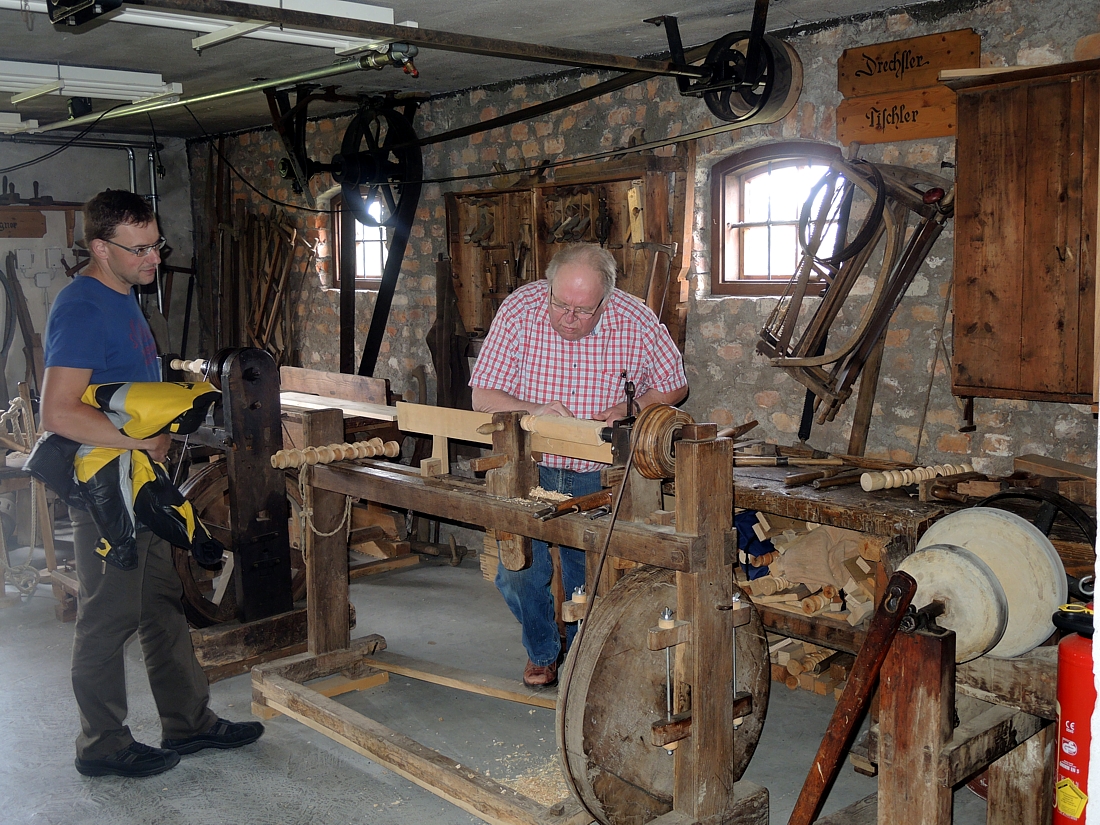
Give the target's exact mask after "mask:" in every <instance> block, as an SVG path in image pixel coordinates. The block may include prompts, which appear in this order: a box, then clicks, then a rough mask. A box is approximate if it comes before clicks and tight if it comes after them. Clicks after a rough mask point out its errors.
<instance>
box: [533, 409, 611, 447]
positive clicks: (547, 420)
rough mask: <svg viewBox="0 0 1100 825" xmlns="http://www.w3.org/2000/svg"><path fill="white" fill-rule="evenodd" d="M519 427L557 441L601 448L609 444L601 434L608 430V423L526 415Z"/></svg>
mask: <svg viewBox="0 0 1100 825" xmlns="http://www.w3.org/2000/svg"><path fill="white" fill-rule="evenodd" d="M519 425H520V426H521V427H522V428H523V429H524V430H526V431H527V432H529V433H538V434H539V435H541V436H542V437H543V438H548V439H553V440H556V441H571V442H573V443H575V444H587V445H589V446H591V447H600V446H602V445H604V444H606V443H607V442H606V441H605V440H604V439H603V437H602V435H601V433H602V432H603V431H604V430H605V429H607V422H606V421H587V420H585V419H582V418H562V417H561V416H553V415H525V416H523V418H521V419H520V420H519Z"/></svg>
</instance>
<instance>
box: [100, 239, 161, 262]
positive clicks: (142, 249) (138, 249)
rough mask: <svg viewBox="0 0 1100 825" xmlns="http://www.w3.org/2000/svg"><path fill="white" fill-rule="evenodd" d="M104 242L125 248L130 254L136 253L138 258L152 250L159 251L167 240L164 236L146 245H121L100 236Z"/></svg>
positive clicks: (143, 256) (147, 254) (145, 255)
mask: <svg viewBox="0 0 1100 825" xmlns="http://www.w3.org/2000/svg"><path fill="white" fill-rule="evenodd" d="M100 240H102V241H103V242H104V243H109V244H110V245H111V246H117V247H118V248H119V249H125V250H126V251H127V252H129V253H130V254H131V255H137V256H138V257H139V258H147V257H149V255H151V254H152V253H153V251H154V250H156V251H157V252H160V251H161V250H162V249H164V246H165V244H167V243H168V241H167V240H166V239H164V238H159V239H158V240H157V242H156V243H151V244H147V245H146V246H123V245H122V244H120V243H115V242H114V241H109V240H107V239H106V238H100Z"/></svg>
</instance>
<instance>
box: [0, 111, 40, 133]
mask: <svg viewBox="0 0 1100 825" xmlns="http://www.w3.org/2000/svg"><path fill="white" fill-rule="evenodd" d="M37 128H38V121H37V120H23V118H22V116H20V114H19V113H18V112H0V134H5V135H10V134H12V133H13V132H25V131H27V130H29V129H37Z"/></svg>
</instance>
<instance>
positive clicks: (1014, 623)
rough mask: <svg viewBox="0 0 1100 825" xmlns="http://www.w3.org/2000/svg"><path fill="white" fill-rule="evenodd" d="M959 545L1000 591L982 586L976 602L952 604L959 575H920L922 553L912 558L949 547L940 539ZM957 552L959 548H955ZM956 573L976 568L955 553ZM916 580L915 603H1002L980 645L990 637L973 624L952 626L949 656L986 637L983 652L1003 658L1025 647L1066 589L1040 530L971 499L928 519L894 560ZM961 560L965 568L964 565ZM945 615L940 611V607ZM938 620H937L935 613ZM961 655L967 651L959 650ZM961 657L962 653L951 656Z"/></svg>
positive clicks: (1039, 639)
mask: <svg viewBox="0 0 1100 825" xmlns="http://www.w3.org/2000/svg"><path fill="white" fill-rule="evenodd" d="M945 546H946V547H955V548H962V549H963V550H966V551H968V552H969V553H970V554H972V555H973V556H975V557H977V558H978V559H979V560H981V561H982V562H983V563H984V564H985V566H986V567H988V568H989V570H990V571H991V572H992V574H993V576H994V578H995V579H996V580H997V582H998V584H999V585H1000V587H1001V590H1002V591H1003V593H997V592H996V588H988V589H986V590H985V591H984V592H983V594H982V595H980V596H975V597H974V598H977V599H979V600H980V601H979V603H978V604H976V605H969V606H964V605H960V604H959V603H958V602H959V599H960V598H969V597H970V596H968V595H967V594H968V593H969V592H970V590H969V588H968V587H963V586H962V584H961V583H960V582H950V581H948V579H949V578H951V574H950V573H945V572H942V571H941V572H940V573H938V574H936V575H935V576H930V575H928V569H929V568H928V565H927V563H926V562H927V560H925V561H923V562H922V561H920V560H915V561H913V562H910V559H913V558H914V557H915V556H917V555H918V554H920V553H921V552H923V551H925V550H930V549H931V548H936V550H935V551H934V552H935V553H936V554H938V555H939V557H940V558H941V559H942V558H944V557H945V556H946V555H949V554H950V552H951V551H949V550H947V551H945V550H944V549H943V547H945ZM956 555H959V556H960V559H962V556H961V554H956ZM953 565H954V569H955V571H956V575H958V576H962V575H966V574H968V575H972V576H974V577H975V578H976V579H980V578H982V577H983V576H984V575H985V574H984V573H982V574H981V575H979V574H978V573H975V572H974V571H975V570H977V569H978V568H977V567H976V566H975V565H973V564H968V563H967V560H958V559H957V560H955V562H954V563H953ZM910 566H913V567H914V570H913V571H912V575H913V578H915V579H916V580H917V595H916V598H915V599H914V601H913V603H914V604H915V605H918V606H923V605H925V604H928V603H929V602H931V601H933V600H942V601H944V603H945V608H946V610H948V611H950V612H952V614H953V615H965V613H964V612H963V611H964V610H965V611H973V610H975V609H978V608H981V609H982V610H983V611H984V612H987V613H996V612H997V611H999V610H1000V609H1002V606H1003V609H1004V611H1005V613H1006V615H1007V619H1006V621H1005V626H1004V631H1003V633H1002V634H1001V636H1000V639H999V640H998V641H996V642H995V643H993V644H992V645H988V643H989V641H990V638H989V637H988V636H983V635H982V632H980V631H977V624H976V623H972V624H970V625H968V624H967V623H965V622H963V623H959V625H958V626H957V627H953V628H952V629H953V630H955V632H956V634H957V639H956V651H957V654H956V658H958V656H959V655H960V653H959V652H960V651H963V650H967V651H970V650H973V649H977V648H980V647H985V646H987V645H988V651H987V652H986V655H988V656H994V657H997V658H1011V657H1013V656H1019V655H1021V654H1024V653H1027V652H1028V651H1029V650H1032V649H1034V648H1036V647H1038V646H1039V645H1040V644H1042V643H1043V642H1044V641H1046V640H1047V638H1049V637H1050V634H1051V633H1053V632H1054V623H1053V621H1051V616H1052V615H1053V614H1054V612H1055V611H1056V610H1057V609H1058V608H1059V607H1060V606H1061V605H1063V604H1065V602H1066V599H1067V597H1068V583H1067V581H1066V571H1065V567H1064V566H1063V565H1062V560H1061V558H1060V557H1059V556H1058V551H1057V550H1055V549H1054V545H1053V544H1051V543H1050V539H1048V538H1047V537H1046V536H1045V535H1043V533H1042V531H1041V530H1039V528H1038V527H1036V526H1035V525H1034V524H1032V523H1031V522H1030V521H1028V520H1027V519H1025V518H1022V517H1021V516H1018V515H1016V514H1015V513H1010V512H1007V511H1005V510H997V509H995V508H991V507H971V508H970V509H968V510H959V511H958V512H955V513H951V514H950V515H947V516H944V517H943V518H942V519H940V520H939V521H937V522H935V523H934V524H933V525H932V526H931V527H930V528H928V531H927V532H926V533H925V534H924V535H923V536H922V537H921V539H920V541H919V542H918V543H917V549H916V552H915V553H914V554H913V555H912V556H910V557H909V558H908V559H906V560H905V561H904V562H902V564H901V565H900V567H901V569H903V570H906V571H909V568H910ZM964 568H965V569H966V570H968V571H969V573H964V572H963V571H964ZM945 615H946V614H945ZM994 623H995V621H994V619H993V617H992V616H986V617H985V619H984V620H983V621H982V622H981V623H980V624H981V626H983V627H988V626H991V625H992V624H994ZM940 624H941V625H944V626H946V625H945V624H944V622H943V621H940ZM967 655H969V654H967ZM977 655H981V654H980V653H979V654H977ZM959 661H965V659H959Z"/></svg>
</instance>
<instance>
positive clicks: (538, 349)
mask: <svg viewBox="0 0 1100 825" xmlns="http://www.w3.org/2000/svg"><path fill="white" fill-rule="evenodd" d="M549 303H550V301H549V288H548V287H547V285H546V281H545V280H540V281H536V282H535V283H533V284H528V285H527V286H524V287H521V288H520V289H517V290H516V291H515V292H513V293H512V294H511V295H509V296H508V297H507V298H506V299H505V300H504V302H503V303H502V304H501V305H500V309H499V310H497V314H496V317H495V318H494V320H493V324H492V326H491V327H490V329H489V335H488V337H487V338H486V339H485V343H484V344H483V345H482V347H481V352H480V353H479V355H478V358H477V363H476V364H475V365H474V370H473V375H472V376H471V378H470V386H472V387H478V388H481V389H487V390H503V391H504V392H506V393H508V394H509V395H512V396H515V397H516V398H519V399H521V400H522V401H526V402H529V403H532V404H547V403H549V402H551V401H561V402H562V403H563V404H565V406H566V407H568V408H569V410H570V411H571V412H572V413H573V415H575V416H576V417H577V418H588V419H591V418H592V417H593V416H595V415H596V414H598V413H601V412H603V411H604V410H606V409H608V408H609V407H613V406H615V405H616V404H620V403H622V402H623V401H625V400H626V395H625V393H624V391H623V387H624V380H625V379H624V378H623V377H622V376H623V373H624V372H625V373H626V377H627V379H629V380H630V381H633V382H634V386H635V389H636V393H637V395H641V394H642V393H644V392H646V391H647V390H650V389H655V390H657V391H658V392H672V391H673V390H676V389H679V388H680V387H684V386H686V385H687V376H686V375H685V374H684V365H683V359H682V358H681V356H680V352H679V350H677V349H676V345H675V344H674V343H673V342H672V337H671V336H670V335H669V334H668V330H667V329H665V327H664V325H663V324H661V323H660V322H659V321H658V320H657V316H656V315H654V314H653V312H652V311H651V310H650V309H649V308H648V307H646V306H645V304H643V303H642V302H641V301H639V300H638V299H637V298H635V297H633V296H632V295H628V294H627V293H625V292H622V291H621V290H618V289H616V290H615V291H614V292H613V293H612V294H611V297H610V298H609V299H608V302H607V307H606V308H605V309H604V312H603V315H601V316H600V320H599V322H598V323H597V324H596V328H595V329H594V330H593V331H592V332H591V333H589V334H588V335H586V336H585V337H584V338H582V339H581V340H579V341H566V340H565V339H564V338H562V337H561V336H560V335H558V334H557V333H556V332H555V331H554V328H553V327H551V326H550V311H549ZM543 464H545V465H546V466H548V467H563V468H565V469H567V470H575V471H577V472H589V471H591V470H597V469H599V468H600V467H602V466H603V465H602V464H599V463H597V462H595V461H583V460H581V459H576V458H568V457H566V456H559V455H546V456H545V457H544V458H543Z"/></svg>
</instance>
